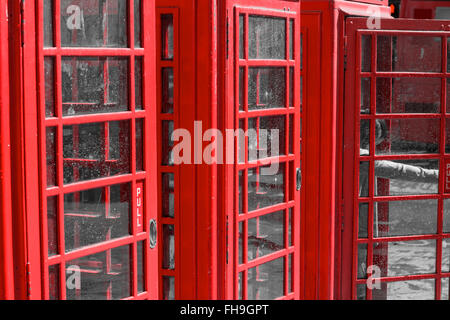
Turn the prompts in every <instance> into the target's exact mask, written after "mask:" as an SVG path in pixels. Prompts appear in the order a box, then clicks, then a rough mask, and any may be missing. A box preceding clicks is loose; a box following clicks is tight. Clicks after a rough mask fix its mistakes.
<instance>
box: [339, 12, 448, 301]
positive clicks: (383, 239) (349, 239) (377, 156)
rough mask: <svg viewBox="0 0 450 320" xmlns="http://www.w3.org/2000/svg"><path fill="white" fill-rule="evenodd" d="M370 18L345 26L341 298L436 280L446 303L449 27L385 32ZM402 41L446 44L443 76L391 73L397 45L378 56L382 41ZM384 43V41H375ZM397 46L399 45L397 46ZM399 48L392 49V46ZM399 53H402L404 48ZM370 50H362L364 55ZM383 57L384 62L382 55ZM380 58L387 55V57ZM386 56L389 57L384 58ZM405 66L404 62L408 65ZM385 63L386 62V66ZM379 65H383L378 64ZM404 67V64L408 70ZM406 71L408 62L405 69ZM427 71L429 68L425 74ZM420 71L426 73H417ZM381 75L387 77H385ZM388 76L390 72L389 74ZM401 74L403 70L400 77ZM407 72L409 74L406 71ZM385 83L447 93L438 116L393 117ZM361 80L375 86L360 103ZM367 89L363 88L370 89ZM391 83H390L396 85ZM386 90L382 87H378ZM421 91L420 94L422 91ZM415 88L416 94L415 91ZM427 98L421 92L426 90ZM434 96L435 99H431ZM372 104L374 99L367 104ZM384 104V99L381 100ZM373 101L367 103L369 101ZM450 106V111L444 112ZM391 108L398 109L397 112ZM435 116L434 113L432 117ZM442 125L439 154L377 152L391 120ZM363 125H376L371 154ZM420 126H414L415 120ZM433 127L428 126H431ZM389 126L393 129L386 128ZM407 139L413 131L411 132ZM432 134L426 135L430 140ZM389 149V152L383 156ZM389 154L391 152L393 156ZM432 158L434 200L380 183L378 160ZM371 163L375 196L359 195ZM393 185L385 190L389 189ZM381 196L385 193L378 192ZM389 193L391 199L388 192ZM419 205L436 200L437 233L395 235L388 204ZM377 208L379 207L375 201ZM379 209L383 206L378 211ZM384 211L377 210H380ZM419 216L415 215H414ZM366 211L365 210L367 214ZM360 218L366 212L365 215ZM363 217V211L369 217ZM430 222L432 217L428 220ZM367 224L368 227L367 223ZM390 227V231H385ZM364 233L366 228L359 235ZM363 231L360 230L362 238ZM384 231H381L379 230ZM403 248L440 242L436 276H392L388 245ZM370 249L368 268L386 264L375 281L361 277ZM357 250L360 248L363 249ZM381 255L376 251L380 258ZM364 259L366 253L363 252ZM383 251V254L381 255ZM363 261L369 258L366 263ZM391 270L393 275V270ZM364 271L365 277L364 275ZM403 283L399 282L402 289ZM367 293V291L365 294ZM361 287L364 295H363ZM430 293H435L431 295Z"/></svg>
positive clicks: (410, 26) (395, 23)
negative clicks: (363, 166) (363, 146)
mask: <svg viewBox="0 0 450 320" xmlns="http://www.w3.org/2000/svg"><path fill="white" fill-rule="evenodd" d="M367 21H368V18H347V19H346V36H347V44H348V47H347V55H346V56H347V68H346V74H345V92H344V95H345V113H344V122H343V123H344V129H343V130H344V132H343V133H344V144H343V154H342V156H343V163H344V164H345V165H344V166H343V201H344V203H343V205H344V207H343V208H344V209H343V210H344V212H343V221H342V222H343V226H344V229H343V230H344V231H343V238H342V243H341V247H342V269H341V270H342V274H341V275H342V277H341V290H342V291H341V298H342V299H356V298H358V297H359V296H361V297H362V296H364V297H365V298H366V299H372V298H373V297H374V296H375V294H377V296H378V297H384V298H386V297H387V286H388V284H389V283H395V282H396V281H414V280H425V281H427V279H428V280H431V281H433V280H434V281H435V284H434V286H433V291H432V292H431V293H430V294H433V296H434V297H435V298H436V299H440V298H441V285H442V284H443V283H444V282H443V281H442V282H441V279H442V280H445V279H446V280H447V281H448V277H449V276H450V273H448V270H447V271H445V270H443V269H442V267H443V261H444V260H443V259H444V257H443V256H442V255H443V250H442V249H443V242H444V241H448V240H445V239H448V238H450V235H449V234H448V230H447V233H446V232H445V230H443V220H444V208H443V207H444V200H445V199H446V196H448V195H446V191H445V189H444V182H445V181H444V177H445V176H444V175H443V174H442V172H445V169H446V167H445V164H446V163H447V162H448V157H449V156H448V154H447V153H446V150H445V148H446V143H448V137H447V136H448V129H447V131H446V123H447V124H448V111H449V108H448V107H449V106H448V101H449V100H448V84H447V82H446V79H447V77H448V76H449V72H448V67H449V66H448V65H447V61H448V60H447V59H448V43H449V42H448V39H450V27H449V26H448V21H430V20H425V21H423V20H407V19H381V28H380V29H369V28H368V24H367ZM364 36H368V38H366V40H367V39H369V40H367V41H366V42H365V45H364V47H363V45H362V43H363V42H362V37H364ZM397 36H398V37H399V38H401V37H402V36H406V37H407V36H412V37H414V36H419V37H420V36H422V37H424V36H428V37H430V36H431V37H432V36H434V37H436V38H440V39H441V40H440V43H441V51H440V53H439V54H440V59H439V58H437V59H438V60H437V64H438V65H439V70H433V72H430V70H415V72H411V71H405V69H401V68H407V67H399V68H398V69H393V65H392V62H390V61H392V60H390V59H391V57H392V52H393V49H392V47H391V46H387V47H388V48H390V49H387V52H382V51H380V50H382V49H380V50H378V51H377V45H378V48H383V47H381V44H382V42H380V41H382V39H384V38H383V37H388V38H389V39H391V37H392V38H393V37H397ZM377 39H378V40H377ZM398 41H399V42H400V41H401V40H398ZM392 46H393V45H392ZM399 48H400V47H399ZM363 49H364V50H365V51H364V50H363ZM396 52H397V57H398V55H400V54H402V53H403V54H405V53H406V52H407V51H403V52H401V50H400V49H398V50H397V51H396ZM377 54H378V56H377ZM380 54H385V55H384V56H382V55H380ZM386 54H387V55H386ZM382 58H383V59H384V58H388V59H387V60H388V61H389V62H388V67H387V68H388V69H389V68H390V69H389V70H388V69H386V68H385V67H386V66H384V67H382V65H383V63H384V60H383V61H381V59H382ZM402 59H403V60H402ZM387 60H386V61H387ZM380 61H381V62H380ZM405 61H406V60H404V57H399V58H398V63H400V64H401V63H402V62H403V63H404V62H405ZM404 65H405V63H404ZM406 65H407V63H406ZM424 68H425V67H424ZM418 69H420V66H419V67H418ZM381 70H382V71H381ZM384 70H386V71H384ZM399 70H400V71H399ZM406 70H408V69H406ZM381 77H385V78H391V79H392V78H397V77H400V78H403V79H405V78H408V77H419V78H423V79H426V78H433V77H434V78H437V79H440V80H438V82H440V84H441V89H438V90H437V91H438V92H439V95H440V101H439V104H440V111H438V112H435V113H433V112H432V111H423V113H417V112H416V114H414V111H413V113H406V112H407V111H403V113H401V112H398V111H397V112H393V111H389V110H384V109H381V108H380V105H382V103H381V102H380V100H379V99H380V94H379V92H378V93H377V88H378V87H377V79H380V78H381ZM363 79H370V85H369V86H367V87H365V88H364V89H365V90H367V91H366V93H367V96H366V98H367V99H363V100H364V101H363V100H361V97H362V93H361V91H362V90H363V89H362V87H363V82H362V80H363ZM364 83H365V82H364ZM390 83H392V82H390ZM380 86H381V81H380ZM380 88H382V86H381V87H380ZM389 88H391V89H389V90H391V91H392V92H390V91H389V90H388V92H390V93H389V94H388V96H387V97H388V99H390V100H389V105H391V103H393V102H392V101H393V99H394V98H393V96H394V95H395V94H396V93H395V90H392V84H391V85H390V86H389ZM417 89H418V88H417ZM417 89H416V90H417ZM422 91H423V90H422ZM430 94H431V93H430ZM369 98H370V100H369ZM377 99H378V100H377ZM367 101H369V102H367ZM362 104H367V106H368V107H370V108H369V109H370V110H369V111H368V113H366V112H364V114H362V113H360V109H361V107H362ZM446 104H447V107H446V108H445V106H446ZM391 107H392V105H391ZM430 112H431V113H430ZM420 118H425V119H436V121H438V122H440V124H439V125H438V128H437V129H436V130H438V133H437V135H436V136H435V137H434V139H436V141H437V144H438V150H439V151H437V152H436V153H433V152H428V153H425V154H423V153H422V154H414V153H415V152H414V151H413V152H408V151H407V152H405V154H401V153H400V154H395V153H393V154H390V153H389V152H388V153H384V154H383V152H384V151H381V149H378V147H376V145H375V141H374V139H373V137H374V136H375V130H376V127H375V120H377V119H387V121H388V122H390V121H395V120H397V121H401V120H402V119H403V120H404V119H420ZM360 121H370V137H371V138H370V148H369V155H365V154H364V155H360V151H359V147H360ZM413 121H414V120H413ZM426 121H429V120H426ZM388 127H389V125H388ZM408 132H410V133H411V132H413V130H412V129H409V131H408ZM426 134H427V133H426V132H423V135H424V136H425V135H426ZM389 141H391V140H389ZM384 143H385V144H384V145H383V144H381V145H380V147H381V148H390V146H388V145H386V143H388V144H389V143H390V142H384ZM383 150H384V149H383ZM389 150H390V149H389ZM421 158H426V159H430V160H432V161H433V160H436V161H438V162H439V167H438V168H437V169H439V172H440V173H441V174H440V175H439V183H438V187H437V188H436V190H437V192H436V193H433V192H431V193H430V194H411V195H409V194H406V195H394V194H391V193H389V192H388V191H386V190H389V180H386V179H381V178H376V177H374V170H375V169H374V161H378V160H381V161H383V160H388V161H389V160H392V161H395V160H397V161H398V162H402V161H405V163H407V162H408V161H411V160H414V159H421ZM363 161H366V162H367V163H369V167H368V168H369V171H368V174H369V180H368V187H369V191H368V193H367V194H364V195H359V190H360V189H359V188H361V186H359V184H360V182H359V175H360V171H359V170H360V169H359V168H360V163H361V162H363ZM375 180H379V184H378V188H377V190H378V191H377V190H374V189H375V188H374V185H375ZM386 183H387V184H386ZM381 189H383V190H384V191H380V190H381ZM383 192H387V194H385V193H383ZM402 200H403V201H414V200H431V201H435V202H436V204H437V207H436V210H437V212H436V213H435V214H436V221H434V222H433V223H435V225H436V228H435V230H434V232H430V233H425V234H417V233H412V234H395V235H392V234H390V233H389V224H390V220H389V206H386V205H385V203H379V202H380V201H381V202H386V201H402ZM377 201H378V202H377ZM366 203H367V205H368V213H367V214H368V217H367V221H368V225H364V226H362V225H360V224H359V215H360V214H361V213H359V211H360V210H359V209H358V208H359V205H360V204H366ZM376 204H378V207H376V206H377V205H376ZM375 207H376V208H378V209H375ZM376 210H378V211H377V212H378V213H377V217H378V219H379V221H378V222H374V221H375V220H374V219H375V211H376ZM411 210H414V209H411ZM363 211H364V210H363ZM361 212H362V211H361ZM364 212H365V211H364ZM430 219H431V218H430ZM361 221H365V220H364V219H362V220H361ZM375 223H377V226H378V227H377V230H378V232H381V234H378V236H377V234H375V231H374V225H375ZM383 224H384V225H383ZM361 228H362V229H361ZM358 230H360V231H358ZM361 230H366V232H367V234H365V233H364V235H363V234H362V233H361V234H360V235H359V236H358V232H364V231H361ZM380 230H381V231H380ZM401 241H435V242H436V245H435V260H436V261H435V269H434V272H433V271H431V272H430V273H428V272H422V273H420V272H419V273H412V274H400V275H395V274H394V273H395V272H393V271H392V269H391V268H390V269H388V266H389V261H388V256H389V257H391V256H390V255H388V250H389V248H390V247H389V248H388V245H389V244H392V243H394V244H395V243H400V242H401ZM364 247H367V248H368V250H367V261H364V263H366V266H367V267H369V266H371V265H372V261H374V260H373V259H374V256H375V254H379V255H380V256H377V261H378V262H379V263H381V266H380V272H381V273H377V274H375V273H374V272H375V271H374V269H373V270H372V271H370V272H369V271H367V274H366V275H365V276H363V277H360V276H358V266H359V265H360V262H358V261H359V260H358V251H359V250H362V249H361V248H364ZM358 248H360V249H359V250H358ZM375 248H377V250H378V251H377V252H378V253H376V252H375ZM361 252H362V251H361ZM380 252H381V253H380ZM361 257H363V255H362V256H361ZM388 270H391V271H388ZM364 272H366V271H364ZM377 281H379V282H381V288H382V289H381V290H379V291H378V292H376V293H375V291H374V290H375V289H378V288H375V289H374V290H372V289H371V288H374V287H371V288H370V286H369V282H370V284H371V285H372V284H375V283H376V282H377ZM397 283H398V282H397ZM366 287H367V288H366ZM357 288H360V291H357ZM430 290H431V289H430Z"/></svg>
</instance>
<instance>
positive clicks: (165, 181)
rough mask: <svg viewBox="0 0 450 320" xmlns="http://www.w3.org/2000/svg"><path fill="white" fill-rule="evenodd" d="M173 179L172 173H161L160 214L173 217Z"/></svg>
mask: <svg viewBox="0 0 450 320" xmlns="http://www.w3.org/2000/svg"><path fill="white" fill-rule="evenodd" d="M174 187H175V181H174V176H173V173H163V174H162V192H161V193H162V195H161V196H162V216H163V217H169V218H174V217H175V193H174V192H175V190H174Z"/></svg>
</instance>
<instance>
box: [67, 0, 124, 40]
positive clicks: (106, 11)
mask: <svg viewBox="0 0 450 320" xmlns="http://www.w3.org/2000/svg"><path fill="white" fill-rule="evenodd" d="M127 34H128V19H127V0H98V1H92V0H80V1H77V2H76V4H74V1H73V0H61V45H62V46H63V47H126V46H127V45H128V39H127Z"/></svg>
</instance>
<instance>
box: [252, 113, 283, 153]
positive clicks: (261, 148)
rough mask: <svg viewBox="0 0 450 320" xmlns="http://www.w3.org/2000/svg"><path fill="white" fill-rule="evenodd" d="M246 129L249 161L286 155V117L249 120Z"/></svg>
mask: <svg viewBox="0 0 450 320" xmlns="http://www.w3.org/2000/svg"><path fill="white" fill-rule="evenodd" d="M258 125H259V126H258ZM257 126H258V127H257ZM248 128H249V130H248V144H249V146H248V152H249V155H248V159H249V161H252V160H256V159H264V158H268V157H276V156H280V155H285V154H286V116H268V117H260V118H250V119H249V120H248ZM258 133H259V135H258Z"/></svg>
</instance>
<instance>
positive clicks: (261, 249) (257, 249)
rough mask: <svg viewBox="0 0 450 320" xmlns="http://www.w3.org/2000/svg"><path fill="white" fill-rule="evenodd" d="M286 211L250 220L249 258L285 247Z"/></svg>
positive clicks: (252, 258) (255, 257) (261, 255)
mask: <svg viewBox="0 0 450 320" xmlns="http://www.w3.org/2000/svg"><path fill="white" fill-rule="evenodd" d="M284 217H285V212H284V211H278V212H274V213H269V214H266V215H263V216H260V217H257V218H254V219H250V220H248V260H249V261H251V260H254V259H257V258H260V257H263V256H266V255H268V254H271V253H274V252H276V251H280V250H283V249H284V235H285V229H284V225H285V223H284Z"/></svg>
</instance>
